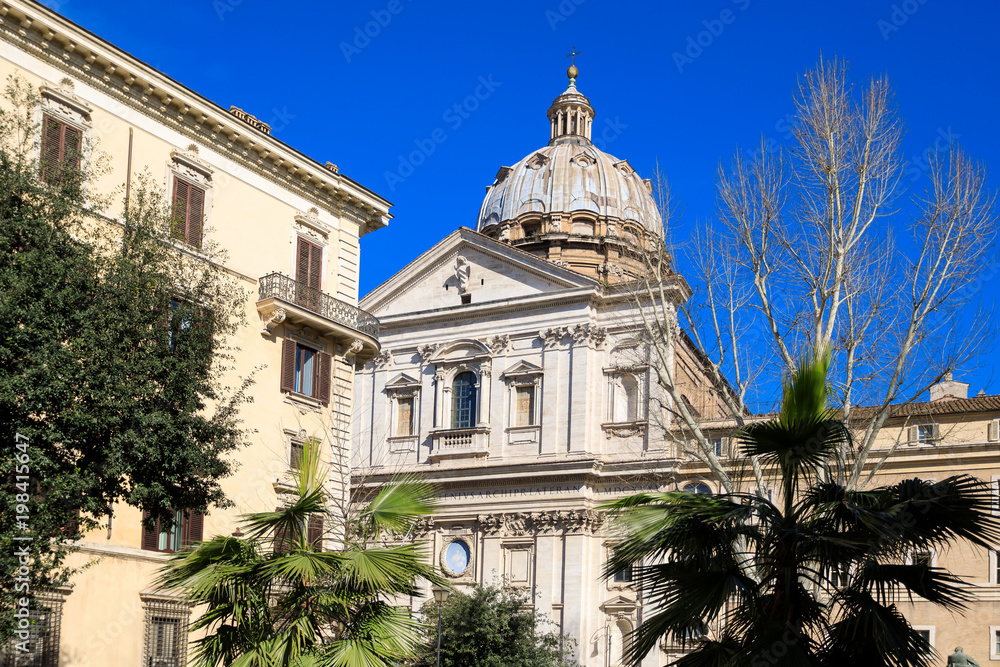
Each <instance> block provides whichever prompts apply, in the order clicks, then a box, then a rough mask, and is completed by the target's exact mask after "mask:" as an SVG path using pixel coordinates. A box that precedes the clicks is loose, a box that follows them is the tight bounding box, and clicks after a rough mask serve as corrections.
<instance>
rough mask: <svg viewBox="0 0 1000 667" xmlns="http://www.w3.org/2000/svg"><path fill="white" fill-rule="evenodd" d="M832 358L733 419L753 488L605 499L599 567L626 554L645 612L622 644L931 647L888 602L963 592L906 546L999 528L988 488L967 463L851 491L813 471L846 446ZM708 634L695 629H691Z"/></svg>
mask: <svg viewBox="0 0 1000 667" xmlns="http://www.w3.org/2000/svg"><path fill="white" fill-rule="evenodd" d="M828 367H829V356H828V355H827V354H825V353H819V354H817V355H816V356H815V357H814V358H812V359H805V360H803V361H802V362H801V363H800V365H799V368H798V370H797V371H796V372H795V373H794V374H793V375H792V376H791V377H790V378H789V379H788V382H787V383H786V385H785V387H784V401H783V405H782V409H781V412H780V414H779V415H778V416H777V417H776V418H774V419H772V420H770V421H766V422H759V423H754V424H750V425H748V426H745V427H743V428H741V429H739V430H738V431H737V432H736V438H737V441H738V442H739V443H740V448H741V451H742V452H743V453H744V455H746V456H748V457H753V458H755V459H756V460H757V461H758V462H760V464H761V466H762V467H763V468H764V469H765V470H768V471H769V472H770V473H771V474H772V475H773V476H774V477H775V478H776V480H777V483H778V489H777V497H778V501H777V502H774V503H773V502H771V501H770V500H768V499H766V498H761V497H759V496H756V495H752V494H742V493H731V494H727V495H711V494H706V495H696V494H687V493H643V494H637V495H634V496H630V497H627V498H622V499H620V500H617V501H614V502H612V503H609V504H607V505H605V506H604V507H603V508H604V509H606V510H608V511H610V512H611V514H612V516H613V517H614V521H613V523H612V526H613V527H614V529H615V530H616V531H617V540H616V543H615V546H614V549H613V553H612V557H611V558H610V560H609V562H608V564H607V566H606V568H605V569H604V572H603V575H604V577H605V578H608V577H611V576H612V575H613V573H614V572H617V571H619V570H621V569H623V568H625V567H632V568H633V573H634V575H635V581H636V583H637V585H638V586H639V588H640V590H641V591H642V595H643V600H644V609H645V613H644V616H645V618H644V619H643V624H642V625H640V626H639V627H638V628H637V629H636V630H635V631H634V632H633V634H632V635H631V642H630V643H629V645H628V647H627V650H626V656H625V657H626V660H627V661H629V663H630V664H638V662H639V661H640V660H641V659H642V658H643V656H645V655H646V654H647V653H648V652H649V651H650V650H653V648H654V647H655V646H656V644H657V643H658V642H659V641H660V640H661V639H663V638H665V639H667V640H668V641H671V642H674V643H680V644H685V643H686V644H687V645H688V648H690V650H689V651H688V652H687V653H686V654H685V655H683V656H682V657H680V658H679V659H678V660H676V661H675V663H674V664H676V665H683V666H685V667H688V666H692V667H693V666H700V665H712V666H721V665H727V666H744V665H746V666H750V667H753V665H757V664H768V665H773V666H780V667H792V666H798V665H802V666H810V667H825V666H827V665H829V666H831V667H832V666H833V665H843V664H863V665H875V664H884V665H891V666H892V667H903V666H906V667H922V666H924V665H928V664H929V663H928V660H929V659H930V657H931V655H932V654H931V652H930V647H929V646H928V645H927V642H926V641H925V640H923V638H922V637H921V636H920V635H919V634H918V633H917V632H915V631H914V630H913V629H912V628H911V627H910V626H909V624H908V623H907V622H906V619H905V618H904V617H903V616H902V614H901V612H900V611H899V609H898V608H897V606H896V604H897V603H898V602H899V601H901V600H909V599H912V598H913V597H915V596H919V597H920V598H922V599H923V600H926V601H928V602H930V603H932V604H935V605H938V606H940V607H942V608H943V609H946V610H951V611H955V610H961V609H962V608H963V605H964V603H965V602H966V601H967V600H968V599H969V594H968V593H967V592H966V591H965V589H964V587H963V586H962V581H961V579H960V578H959V577H957V576H955V575H952V574H951V573H949V572H947V571H945V570H943V569H940V568H936V567H931V566H930V565H929V564H928V563H926V562H920V561H918V562H913V560H914V559H910V558H909V554H912V553H913V552H914V551H927V550H933V549H942V548H945V547H947V546H948V545H950V544H952V543H954V542H955V541H958V540H962V541H967V542H970V543H972V544H976V545H979V546H982V547H991V546H992V545H993V544H996V543H997V542H998V541H1000V520H998V518H997V517H995V516H993V513H992V506H991V503H992V497H991V493H990V489H989V487H988V486H986V485H985V484H983V483H982V482H980V481H978V480H976V479H974V478H972V477H969V476H967V475H956V476H953V477H949V478H948V479H945V480H943V481H940V482H931V481H925V480H919V479H911V480H903V481H899V482H896V483H894V484H891V485H889V486H885V487H881V488H876V489H871V490H866V491H857V490H851V489H847V488H844V487H843V486H841V485H838V484H835V483H832V482H830V481H828V480H829V479H831V478H832V477H831V476H830V475H826V474H824V475H821V474H819V473H820V471H824V470H828V469H829V467H830V466H831V462H835V461H836V460H838V457H840V456H842V454H843V452H844V451H845V450H846V448H849V447H850V446H851V441H850V433H849V431H848V429H847V427H846V426H845V425H844V424H843V423H842V422H840V421H839V420H837V419H836V418H835V416H834V415H833V414H831V413H830V412H829V411H828V410H827V407H826V371H827V369H828ZM694 628H714V630H713V631H712V634H713V635H714V636H708V635H706V636H703V637H700V638H696V639H692V633H691V631H692V629H694Z"/></svg>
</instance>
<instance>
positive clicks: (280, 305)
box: [257, 273, 379, 365]
mask: <svg viewBox="0 0 1000 667" xmlns="http://www.w3.org/2000/svg"><path fill="white" fill-rule="evenodd" d="M257 314H258V315H260V319H261V322H262V325H261V334H263V335H264V336H270V335H271V332H272V329H273V327H275V326H276V325H278V324H281V323H282V322H285V321H288V322H292V323H294V324H300V325H303V326H307V327H309V328H311V329H313V330H315V331H316V332H318V333H319V335H321V336H325V337H327V338H332V339H333V340H334V341H335V342H337V343H339V344H341V345H343V346H344V348H345V351H344V353H343V354H344V355H345V356H347V357H354V360H355V363H356V364H359V365H360V364H363V363H365V362H366V361H369V360H371V359H373V358H374V357H375V355H376V354H378V351H379V342H378V326H379V325H378V319H377V318H376V317H375V316H374V315H372V314H371V313H367V312H365V311H363V310H361V309H360V308H358V307H357V306H352V305H351V304H349V303H345V302H344V301H341V300H340V299H335V298H334V297H332V296H330V295H329V294H325V293H323V292H321V291H319V290H318V289H315V288H313V287H308V286H306V285H304V284H302V283H300V282H298V281H295V280H292V279H291V278H289V277H288V276H284V275H282V274H280V273H270V274H268V275H266V276H264V277H263V278H261V279H260V287H259V290H258V300H257Z"/></svg>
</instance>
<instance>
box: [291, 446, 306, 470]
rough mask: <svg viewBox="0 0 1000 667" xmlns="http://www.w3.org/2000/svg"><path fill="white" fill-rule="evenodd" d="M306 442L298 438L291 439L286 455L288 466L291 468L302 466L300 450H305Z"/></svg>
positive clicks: (296, 468)
mask: <svg viewBox="0 0 1000 667" xmlns="http://www.w3.org/2000/svg"><path fill="white" fill-rule="evenodd" d="M305 447H306V443H304V442H302V441H300V440H292V441H291V446H290V448H289V457H288V467H289V468H291V469H292V470H298V469H300V468H301V467H302V452H303V451H304V450H305Z"/></svg>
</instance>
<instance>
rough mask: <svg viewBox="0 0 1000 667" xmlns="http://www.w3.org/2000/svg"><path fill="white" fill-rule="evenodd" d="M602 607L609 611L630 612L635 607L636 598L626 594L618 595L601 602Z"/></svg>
mask: <svg viewBox="0 0 1000 667" xmlns="http://www.w3.org/2000/svg"><path fill="white" fill-rule="evenodd" d="M601 609H603V610H604V611H605V612H608V613H614V612H617V611H623V612H630V611H632V610H633V609H635V600H634V599H632V598H629V597H625V596H624V595H616V596H614V597H613V598H609V599H607V600H605V601H604V603H603V604H601Z"/></svg>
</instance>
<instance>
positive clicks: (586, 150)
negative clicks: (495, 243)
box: [476, 141, 662, 234]
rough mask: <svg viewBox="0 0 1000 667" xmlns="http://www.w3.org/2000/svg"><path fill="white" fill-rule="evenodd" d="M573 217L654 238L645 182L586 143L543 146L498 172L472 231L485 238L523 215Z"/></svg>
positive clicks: (655, 223)
mask: <svg viewBox="0 0 1000 667" xmlns="http://www.w3.org/2000/svg"><path fill="white" fill-rule="evenodd" d="M578 211H590V212H592V213H594V214H596V215H598V216H601V217H604V218H614V219H617V220H622V221H626V220H627V221H632V222H635V223H637V224H639V225H641V226H642V227H643V228H645V229H646V230H647V231H649V232H652V233H654V234H658V233H659V232H660V227H661V224H662V222H661V219H660V213H659V211H658V210H657V208H656V204H655V202H654V201H653V197H652V187H651V185H650V182H649V181H648V180H647V181H644V180H643V179H642V178H641V177H640V176H639V174H637V173H636V171H635V169H633V168H632V166H631V165H629V163H628V161H627V160H619V159H618V158H616V157H614V156H613V155H609V154H607V153H605V152H604V151H602V150H600V149H599V148H597V146H595V145H594V144H592V143H591V142H590V141H586V142H580V143H575V142H574V143H558V144H555V145H549V146H545V147H544V148H540V149H539V150H537V151H535V152H533V153H532V154H531V155H528V156H527V157H525V158H524V159H523V160H521V161H520V162H518V163H517V164H515V165H514V166H513V167H503V168H501V169H500V172H499V173H498V174H497V178H496V182H495V183H494V184H493V185H492V186H490V188H489V191H488V192H487V194H486V199H484V200H483V205H482V208H481V209H480V211H479V220H478V223H477V225H476V230H477V231H480V232H484V233H488V232H489V228H491V227H493V226H495V225H498V224H499V223H501V222H506V221H511V220H514V219H516V218H517V217H518V216H520V215H522V214H525V213H532V212H537V213H543V214H552V213H561V214H565V215H566V217H568V218H570V219H572V216H573V214H574V213H575V212H578ZM569 231H572V230H571V229H570V230H569Z"/></svg>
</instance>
